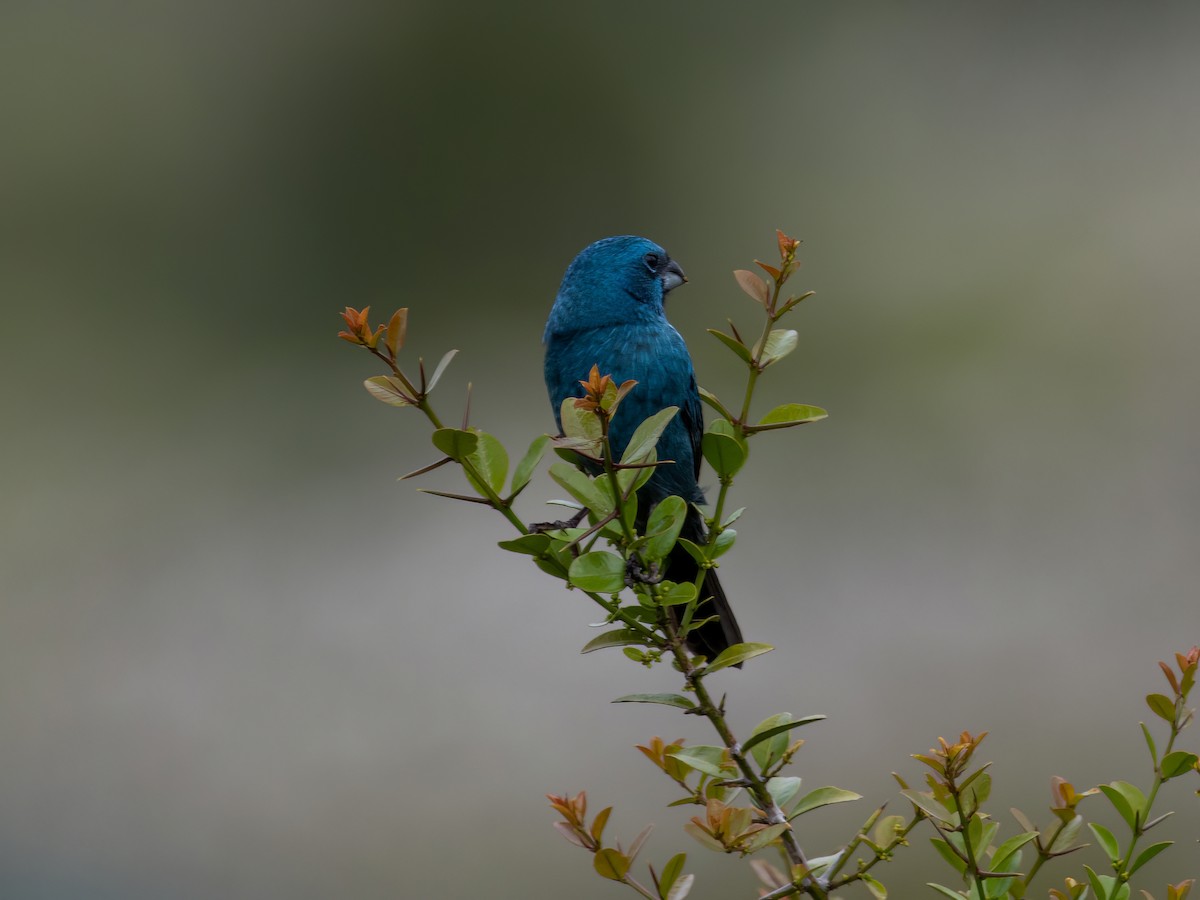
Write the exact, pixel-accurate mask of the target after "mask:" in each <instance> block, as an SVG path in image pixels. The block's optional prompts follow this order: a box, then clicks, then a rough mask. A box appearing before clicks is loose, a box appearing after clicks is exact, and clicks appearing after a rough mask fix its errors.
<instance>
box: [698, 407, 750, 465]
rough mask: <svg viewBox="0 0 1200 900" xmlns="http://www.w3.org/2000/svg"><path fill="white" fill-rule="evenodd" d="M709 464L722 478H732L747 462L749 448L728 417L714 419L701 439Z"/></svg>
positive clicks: (703, 451)
mask: <svg viewBox="0 0 1200 900" xmlns="http://www.w3.org/2000/svg"><path fill="white" fill-rule="evenodd" d="M700 450H701V452H702V453H703V454H704V458H705V459H706V460H708V464H709V465H710V466H712V467H713V471H714V472H716V473H717V474H718V475H719V476H721V477H722V478H732V477H733V476H734V475H736V474H737V472H738V470H739V469H740V468H741V467H742V466H743V465H744V464H745V462H746V456H747V455H748V448H747V446H746V442H745V439H744V438H742V436H741V435H740V434H738V431H737V427H736V426H735V425H733V424H732V423H731V422H729V421H728V420H726V419H713V421H712V422H711V423H709V426H708V430H707V431H706V432H705V433H704V437H703V438H702V439H701V441H700Z"/></svg>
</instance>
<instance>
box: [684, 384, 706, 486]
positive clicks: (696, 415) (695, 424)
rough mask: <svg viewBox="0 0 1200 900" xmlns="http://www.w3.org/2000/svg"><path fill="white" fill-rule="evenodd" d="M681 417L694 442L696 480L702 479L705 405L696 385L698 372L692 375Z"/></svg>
mask: <svg viewBox="0 0 1200 900" xmlns="http://www.w3.org/2000/svg"><path fill="white" fill-rule="evenodd" d="M679 418H680V420H681V421H682V422H683V427H684V428H685V429H687V433H688V437H689V438H690V439H691V442H692V466H693V468H694V469H695V473H694V474H695V478H696V481H699V480H700V441H701V439H702V438H703V437H704V407H703V405H702V404H701V403H700V390H699V388H697V387H696V373H695V372H693V373H692V375H691V383H690V384H689V385H688V390H687V399H686V400H684V402H683V405H682V406H681V407H680V408H679Z"/></svg>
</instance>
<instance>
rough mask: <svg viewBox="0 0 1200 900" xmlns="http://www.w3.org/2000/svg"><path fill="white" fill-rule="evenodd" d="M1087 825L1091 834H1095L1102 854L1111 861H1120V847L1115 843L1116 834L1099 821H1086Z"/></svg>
mask: <svg viewBox="0 0 1200 900" xmlns="http://www.w3.org/2000/svg"><path fill="white" fill-rule="evenodd" d="M1087 827H1088V828H1091V829H1092V834H1094V835H1096V840H1097V841H1099V844H1100V848H1102V850H1104V856H1106V857H1108V858H1109V860H1110V862H1112V863H1117V862H1120V860H1121V847H1120V846H1118V845H1117V839H1116V835H1115V834H1112V832H1110V830H1109V829H1108V828H1105V827H1104V826H1102V824H1100V823H1099V822H1088V823H1087Z"/></svg>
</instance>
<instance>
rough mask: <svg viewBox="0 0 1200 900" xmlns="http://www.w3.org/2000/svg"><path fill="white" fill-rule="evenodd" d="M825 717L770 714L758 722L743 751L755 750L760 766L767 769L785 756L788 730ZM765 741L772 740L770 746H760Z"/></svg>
mask: <svg viewBox="0 0 1200 900" xmlns="http://www.w3.org/2000/svg"><path fill="white" fill-rule="evenodd" d="M824 718H825V716H822V715H815V716H805V717H804V718H802V719H793V718H792V716H791V713H779V714H778V715H774V716H769V717H767V718H766V719H763V720H762V721H761V722H760V723H759V724H758V726H757V727H756V728H755V729H754V731H753V733H751V735H750V737H749V738H747V739H746V743H744V744H742V751H743V752H745V751H746V750H752V751H755V752H754V758H755V759H756V760H757V761H758V765H759V767H760V768H763V769H765V768H766V767H767V766H768V765H770V764H771V762H774V760H776V759H779V758H780V757H781V756H783V754H784V751H785V750H787V745H788V740H787V732H789V731H791V730H792V729H793V728H799V727H800V726H801V725H811V724H812V723H813V722H820V721H821V720H822V719H824ZM764 741H770V742H771V743H770V745H769V747H761V746H759V745H760V744H762V743H763V742H764ZM760 754H761V756H760ZM766 760H769V761H766Z"/></svg>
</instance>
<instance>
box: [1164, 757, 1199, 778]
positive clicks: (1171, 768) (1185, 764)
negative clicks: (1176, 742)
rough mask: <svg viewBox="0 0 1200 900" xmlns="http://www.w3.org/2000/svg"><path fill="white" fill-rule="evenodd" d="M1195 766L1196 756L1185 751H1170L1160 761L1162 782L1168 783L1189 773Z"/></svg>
mask: <svg viewBox="0 0 1200 900" xmlns="http://www.w3.org/2000/svg"><path fill="white" fill-rule="evenodd" d="M1195 766H1196V754H1195V753H1189V752H1187V751H1186V750H1172V751H1171V752H1170V753H1168V754H1167V755H1166V756H1164V757H1163V760H1162V766H1161V771H1162V777H1163V781H1168V780H1169V779H1171V778H1175V777H1177V776H1179V775H1182V774H1184V773H1185V772H1191V771H1192V770H1193V769H1194V768H1195Z"/></svg>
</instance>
